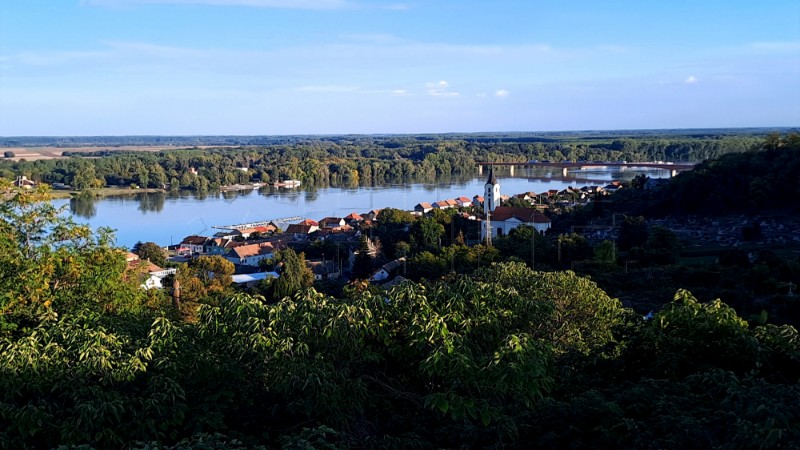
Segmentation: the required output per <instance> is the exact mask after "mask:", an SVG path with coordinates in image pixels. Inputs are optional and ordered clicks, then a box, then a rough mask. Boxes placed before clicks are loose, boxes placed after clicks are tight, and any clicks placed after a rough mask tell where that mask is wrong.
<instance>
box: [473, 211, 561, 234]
mask: <svg viewBox="0 0 800 450" xmlns="http://www.w3.org/2000/svg"><path fill="white" fill-rule="evenodd" d="M489 221H490V223H489V224H490V225H491V228H492V237H493V238H494V237H497V236H503V235H506V234H508V232H509V231H511V230H513V229H514V228H517V227H518V226H520V225H527V226H532V227H533V228H534V229H535V230H536V231H537V232H539V233H544V232H545V231H547V230H549V229H550V225H551V221H550V218H549V217H547V216H545V215H544V214H542V213H541V212H539V210H537V209H535V208H514V207H509V206H498V207H497V208H495V209H494V211H493V212H492V213H491V215H490V217H489ZM485 237H486V227H485V226H482V227H481V239H483V238H485Z"/></svg>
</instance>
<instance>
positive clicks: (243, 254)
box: [231, 242, 275, 258]
mask: <svg viewBox="0 0 800 450" xmlns="http://www.w3.org/2000/svg"><path fill="white" fill-rule="evenodd" d="M274 251H275V247H274V246H273V245H272V243H270V242H262V243H260V244H250V245H242V246H240V247H236V248H234V249H233V250H231V252H233V253H234V254H235V255H236V256H238V257H239V258H247V257H249V256H256V255H264V254H267V253H272V252H274Z"/></svg>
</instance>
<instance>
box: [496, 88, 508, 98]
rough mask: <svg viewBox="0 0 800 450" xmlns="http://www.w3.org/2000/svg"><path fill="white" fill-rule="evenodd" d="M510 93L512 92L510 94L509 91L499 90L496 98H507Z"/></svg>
mask: <svg viewBox="0 0 800 450" xmlns="http://www.w3.org/2000/svg"><path fill="white" fill-rule="evenodd" d="M510 93H511V92H509V91H508V90H507V89H498V90H497V91H495V93H494V96H495V97H499V98H506V97H508V94H510Z"/></svg>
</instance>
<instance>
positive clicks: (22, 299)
mask: <svg viewBox="0 0 800 450" xmlns="http://www.w3.org/2000/svg"><path fill="white" fill-rule="evenodd" d="M50 198H51V197H50V192H49V190H48V188H47V187H46V186H43V185H40V186H38V187H37V188H36V189H33V190H25V189H20V190H14V191H12V193H11V194H10V197H9V198H8V199H7V200H6V201H5V202H3V203H0V317H3V318H8V317H12V316H15V317H17V316H20V317H21V316H26V317H33V316H38V315H40V314H42V313H45V312H47V311H55V312H58V313H64V312H68V311H73V310H76V309H94V310H97V311H107V312H125V311H128V312H130V311H140V310H141V309H142V308H144V307H145V304H146V302H147V296H146V295H145V293H144V292H142V290H141V289H139V287H138V283H139V282H138V280H134V279H131V278H128V277H126V268H127V263H126V261H125V254H124V253H123V252H121V251H119V250H118V249H116V248H114V247H113V246H112V243H113V235H112V234H111V231H110V230H108V229H103V228H101V229H98V230H95V231H93V230H91V229H90V228H89V227H88V226H86V225H77V224H75V223H73V222H72V221H71V220H70V219H69V218H67V217H65V216H64V215H63V214H62V211H61V209H59V208H55V207H54V206H53V205H52V204H51V203H50V201H49V200H50ZM98 280H102V282H98ZM2 320H4V319H0V321H2Z"/></svg>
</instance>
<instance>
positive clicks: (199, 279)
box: [176, 255, 236, 304]
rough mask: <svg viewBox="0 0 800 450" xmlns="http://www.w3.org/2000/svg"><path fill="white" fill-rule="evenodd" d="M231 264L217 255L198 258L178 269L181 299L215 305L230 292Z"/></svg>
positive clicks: (232, 271)
mask: <svg viewBox="0 0 800 450" xmlns="http://www.w3.org/2000/svg"><path fill="white" fill-rule="evenodd" d="M235 269H236V268H235V266H234V265H233V263H232V262H230V261H228V260H227V259H225V258H223V257H222V256H219V255H213V256H200V257H199V258H197V259H195V260H193V261H190V262H189V263H187V264H184V265H183V266H181V267H179V268H178V273H177V274H176V276H177V279H178V282H179V283H180V286H181V299H182V300H184V301H190V302H199V303H212V304H216V303H218V302H219V301H220V299H222V298H224V296H225V295H227V294H229V293H230V291H231V283H232V282H233V278H232V275H233V273H234V271H235Z"/></svg>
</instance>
